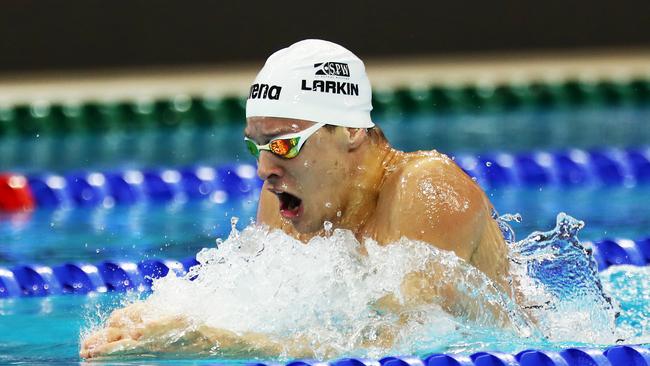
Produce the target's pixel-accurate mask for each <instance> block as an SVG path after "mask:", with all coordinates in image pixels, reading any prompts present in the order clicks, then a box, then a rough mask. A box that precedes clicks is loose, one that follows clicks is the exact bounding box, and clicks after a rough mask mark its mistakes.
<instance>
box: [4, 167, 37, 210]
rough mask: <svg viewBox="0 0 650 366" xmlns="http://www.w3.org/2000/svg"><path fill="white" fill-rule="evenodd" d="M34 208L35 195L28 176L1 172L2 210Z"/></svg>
mask: <svg viewBox="0 0 650 366" xmlns="http://www.w3.org/2000/svg"><path fill="white" fill-rule="evenodd" d="M33 208H34V197H33V196H32V192H31V190H30V189H29V183H28V182H27V178H25V177H24V176H22V175H19V174H11V173H0V211H6V212H17V211H28V210H31V209H33Z"/></svg>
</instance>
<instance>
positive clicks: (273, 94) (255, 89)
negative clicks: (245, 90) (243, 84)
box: [248, 84, 282, 100]
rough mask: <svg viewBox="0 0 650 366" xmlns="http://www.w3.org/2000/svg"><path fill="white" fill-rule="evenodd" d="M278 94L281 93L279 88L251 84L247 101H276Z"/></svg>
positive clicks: (278, 97)
mask: <svg viewBox="0 0 650 366" xmlns="http://www.w3.org/2000/svg"><path fill="white" fill-rule="evenodd" d="M280 92H282V87H281V86H277V85H268V84H253V85H251V90H250V93H249V94H248V99H271V100H278V99H280Z"/></svg>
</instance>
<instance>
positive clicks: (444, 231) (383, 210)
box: [377, 151, 485, 258]
mask: <svg viewBox="0 0 650 366" xmlns="http://www.w3.org/2000/svg"><path fill="white" fill-rule="evenodd" d="M483 197H484V196H483V193H482V191H481V190H480V188H478V186H477V185H476V184H475V183H474V182H473V181H472V179H471V178H470V177H469V176H467V174H465V172H463V171H462V170H461V169H460V168H459V167H458V166H457V165H456V164H455V163H454V161H453V160H452V159H450V158H449V157H448V156H446V155H444V154H440V153H438V152H435V151H432V152H417V153H411V154H408V155H407V156H405V157H404V159H403V160H402V162H401V163H400V165H399V168H397V169H395V170H394V172H393V173H392V174H391V175H390V176H388V177H387V179H386V181H385V184H384V186H383V187H382V190H381V193H380V197H379V200H378V207H377V215H378V220H377V223H378V229H377V230H378V237H379V238H385V239H386V240H387V241H390V240H395V239H398V238H400V237H402V236H406V237H409V238H411V239H416V240H423V241H426V242H429V243H432V244H435V245H436V246H438V247H440V248H442V249H446V250H454V251H456V252H457V254H458V255H460V256H461V257H462V258H467V256H468V255H469V253H470V252H471V249H472V248H473V243H475V238H476V233H475V229H476V228H477V227H476V223H477V219H478V216H477V213H478V212H480V211H483V210H484V208H485V207H484V205H485V200H484V199H483ZM454 243H467V244H468V245H469V246H468V247H467V248H465V247H459V246H457V245H454Z"/></svg>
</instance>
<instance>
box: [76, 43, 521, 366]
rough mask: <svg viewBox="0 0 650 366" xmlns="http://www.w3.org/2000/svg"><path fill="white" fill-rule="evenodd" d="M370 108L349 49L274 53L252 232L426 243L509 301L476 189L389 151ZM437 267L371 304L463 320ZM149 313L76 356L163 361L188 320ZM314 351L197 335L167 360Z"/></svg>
mask: <svg viewBox="0 0 650 366" xmlns="http://www.w3.org/2000/svg"><path fill="white" fill-rule="evenodd" d="M371 109H372V105H371V88H370V82H369V80H368V77H367V75H366V71H365V67H364V64H363V62H362V61H361V60H360V59H359V58H358V57H356V56H355V55H354V54H353V53H351V52H350V51H348V50H347V49H345V48H343V47H341V46H339V45H337V44H334V43H331V42H327V41H322V40H305V41H301V42H298V43H295V44H293V45H291V46H290V47H288V48H285V49H282V50H280V51H278V52H276V53H274V54H273V55H271V56H270V57H269V59H268V60H267V61H266V64H265V65H264V67H263V68H262V70H261V71H260V72H259V74H258V75H257V78H256V79H255V81H254V83H253V85H252V86H251V89H250V94H249V96H248V101H247V104H246V129H245V131H244V135H245V138H244V140H245V142H246V144H247V146H248V150H249V151H250V152H251V154H253V156H255V158H256V159H257V161H258V170H257V172H258V175H259V177H260V178H261V179H263V180H264V186H263V188H262V192H261V196H260V201H259V207H258V214H257V222H258V223H260V224H264V225H267V226H268V227H269V228H271V229H275V228H277V229H281V230H283V231H284V232H286V233H287V234H289V235H291V236H293V237H295V238H297V239H299V240H301V241H303V242H305V243H306V242H307V241H308V240H309V239H310V238H312V237H313V236H315V235H322V234H323V233H324V231H323V223H324V222H325V221H329V222H331V223H332V224H333V227H334V228H340V229H347V230H350V231H352V232H353V233H354V234H355V235H356V237H357V238H358V239H359V241H361V242H362V240H363V239H364V238H371V239H374V240H375V241H377V242H378V243H379V244H383V245H385V244H389V243H394V242H396V241H397V240H398V239H400V238H402V237H406V238H408V239H412V240H419V241H423V242H426V243H429V244H431V245H433V246H435V247H437V248H439V249H443V250H447V251H453V252H454V253H455V254H456V255H457V256H458V257H460V258H462V259H463V260H465V261H466V262H468V263H470V264H472V265H473V266H475V267H476V268H477V269H479V270H480V271H482V272H483V273H485V274H486V275H487V276H488V277H489V278H490V279H491V280H493V281H494V282H495V283H496V284H497V286H498V287H500V290H501V291H503V292H505V293H507V294H508V295H510V296H512V290H511V287H510V285H509V284H508V281H507V277H508V271H509V267H508V248H507V247H506V243H505V241H504V239H503V236H502V234H501V231H500V230H499V227H498V224H497V222H495V221H494V220H493V219H492V215H491V213H492V206H491V204H490V202H489V200H488V198H487V197H486V195H485V194H484V192H483V191H482V190H481V188H479V186H478V185H477V184H476V183H475V182H474V181H473V180H472V179H471V178H470V177H469V176H467V174H465V173H464V172H463V171H462V170H461V169H460V168H459V167H458V166H457V165H456V164H455V163H454V162H453V160H451V159H450V158H448V157H447V156H446V155H444V154H441V153H438V152H436V151H419V152H413V153H405V152H402V151H398V150H396V149H394V148H392V147H391V146H390V144H389V142H388V141H387V140H386V138H385V137H384V135H383V133H382V132H381V130H380V129H379V127H377V126H376V125H375V124H374V123H373V121H372V119H371V118H370V111H371ZM362 250H363V249H362ZM435 266H436V265H434V264H432V265H431V268H429V269H430V271H421V272H417V273H409V274H408V275H406V276H405V280H404V282H403V284H402V297H403V300H402V301H398V300H397V298H396V297H394V296H386V297H385V298H382V299H381V300H380V301H379V302H378V303H377V304H372V306H376V307H378V308H381V309H382V310H384V311H392V312H395V313H398V314H401V313H402V312H404V313H405V310H406V309H408V308H410V307H411V308H412V307H416V306H422V305H423V304H424V305H426V304H430V303H434V302H435V303H437V304H439V305H441V306H442V307H443V308H444V309H446V310H447V311H449V312H452V313H458V312H462V311H466V310H467V307H468V306H471V305H468V304H459V302H461V301H459V300H458V297H457V296H456V295H457V294H456V293H455V292H454V289H453V288H446V287H440V286H437V283H436V275H435V273H442V272H437V271H444V268H433V267H435ZM438 266H439V264H438ZM146 310H147V309H146V306H145V305H143V304H142V303H138V304H135V305H131V306H129V307H127V308H125V309H121V310H117V311H115V312H114V313H113V314H112V315H111V317H110V319H109V320H108V322H107V326H106V327H105V328H104V329H102V330H100V331H98V332H96V333H95V334H93V335H91V336H89V337H88V338H87V339H86V340H85V341H84V342H83V345H82V348H81V351H80V355H81V357H83V358H92V357H98V356H105V355H110V354H111V353H113V352H119V351H120V350H124V349H129V348H130V349H137V348H138V347H142V350H143V352H146V351H150V352H165V351H166V350H164V349H161V348H160V347H163V346H161V344H162V343H161V342H155V341H152V339H154V338H155V337H162V335H163V334H164V333H165V331H167V330H169V329H172V328H180V327H182V326H183V325H184V324H186V322H187V319H182V318H175V319H165V320H161V321H159V322H156V323H153V324H143V321H142V314H143V312H146ZM495 313H498V310H495ZM502 318H503V317H502ZM502 323H507V321H503V322H502ZM395 326H396V327H397V326H399V325H395ZM394 332H395V329H389V328H387V329H386V330H385V332H383V334H381V335H380V337H378V339H376V340H374V341H372V342H373V343H374V344H375V345H377V344H379V345H384V346H390V344H391V342H392V339H393V336H394ZM145 339H146V341H145ZM309 342H310V340H305V339H285V340H281V341H279V340H276V339H272V338H271V337H268V336H267V335H265V334H257V333H246V334H236V333H234V332H230V331H228V330H222V329H212V328H207V327H199V328H198V329H193V330H192V331H188V332H186V333H185V335H184V339H183V342H176V343H175V344H176V345H177V347H178V348H175V349H173V350H167V351H169V352H200V351H201V350H206V349H210V348H212V347H214V345H215V344H218V345H219V347H220V349H221V351H222V354H224V355H228V354H233V355H243V354H252V355H257V356H273V355H278V354H280V352H281V351H283V352H285V353H286V354H287V356H289V357H309V356H312V354H311V353H310V348H309V347H308V345H309ZM369 342H370V341H369ZM361 346H363V345H361ZM333 356H334V355H333Z"/></svg>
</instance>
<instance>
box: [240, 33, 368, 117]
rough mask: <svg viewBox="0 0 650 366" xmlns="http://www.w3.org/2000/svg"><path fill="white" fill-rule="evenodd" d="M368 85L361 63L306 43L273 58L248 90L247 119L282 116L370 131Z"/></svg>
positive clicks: (339, 50)
mask: <svg viewBox="0 0 650 366" xmlns="http://www.w3.org/2000/svg"><path fill="white" fill-rule="evenodd" d="M371 95H372V92H371V89H370V81H369V80H368V76H367V75H366V68H365V66H364V65H363V61H361V59H359V58H358V57H357V56H355V55H354V54H353V53H352V52H350V51H348V50H347V49H345V48H343V47H342V46H339V45H338V44H336V43H332V42H328V41H322V40H319V39H307V40H304V41H300V42H298V43H294V44H292V45H291V46H289V47H288V48H284V49H281V50H279V51H277V52H276V53H274V54H272V55H271V56H270V57H269V58H268V60H266V64H264V67H263V68H262V70H260V72H259V74H257V77H256V78H255V82H254V83H253V85H252V86H251V89H250V93H249V95H248V100H247V101H246V118H248V117H284V118H295V119H303V120H307V121H313V122H322V123H327V124H330V125H336V126H344V127H353V128H369V127H373V126H374V125H375V124H374V123H372V120H371V119H370V111H371V110H372V103H371Z"/></svg>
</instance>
